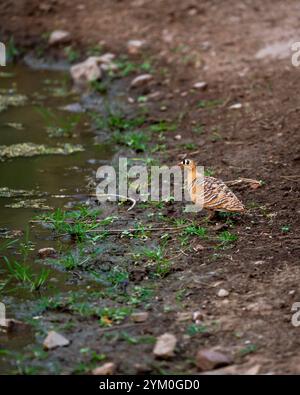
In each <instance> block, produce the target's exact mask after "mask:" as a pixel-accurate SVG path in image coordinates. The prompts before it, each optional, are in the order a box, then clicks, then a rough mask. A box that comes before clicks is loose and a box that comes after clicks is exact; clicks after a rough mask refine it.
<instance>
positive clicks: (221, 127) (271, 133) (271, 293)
mask: <svg viewBox="0 0 300 395" xmlns="http://www.w3.org/2000/svg"><path fill="white" fill-rule="evenodd" d="M98 3H99V2H98V1H96V0H88V1H85V2H82V1H78V0H75V1H72V2H71V1H70V2H69V1H63V0H61V1H60V0H56V1H54V0H53V1H51V0H48V1H45V2H42V3H41V2H39V1H29V0H28V1H6V2H2V3H1V5H0V14H1V18H3V20H5V24H3V25H2V26H1V28H0V29H1V30H0V32H1V37H3V40H1V41H4V39H7V38H8V37H10V36H11V35H13V36H14V39H15V42H16V43H17V44H18V45H19V46H21V47H22V48H24V51H29V50H32V49H36V48H44V46H45V39H44V38H43V37H44V36H43V34H45V32H50V31H52V30H55V29H66V30H68V31H70V32H71V34H72V38H73V41H72V45H73V47H74V49H77V50H78V51H79V52H81V54H84V52H85V51H86V50H87V49H88V48H91V47H92V46H95V44H97V43H99V42H100V43H101V45H102V47H103V48H104V49H105V50H106V51H110V52H113V53H116V54H121V53H126V51H127V50H126V43H127V41H128V40H129V39H144V40H145V41H146V43H147V48H146V49H145V51H143V52H142V55H137V56H136V57H134V56H133V59H139V57H140V56H142V57H143V59H144V60H147V59H151V62H152V63H153V64H154V65H155V75H154V77H155V78H154V79H155V83H154V84H153V85H152V86H151V92H152V93H153V92H159V94H157V97H156V98H155V99H150V100H149V101H148V112H149V117H150V118H151V119H165V120H169V121H170V122H174V121H176V122H177V124H178V129H177V132H176V133H178V134H180V135H181V136H182V138H181V140H180V141H178V140H175V139H174V132H167V133H166V134H165V135H166V136H167V140H166V142H165V144H167V149H166V150H165V151H164V152H163V153H161V154H158V157H159V158H160V161H161V162H163V163H166V164H170V163H174V162H175V163H176V162H177V160H178V158H180V155H182V154H185V153H187V156H188V157H192V158H193V159H196V160H197V161H198V162H199V163H201V164H203V165H205V166H206V167H208V168H211V169H213V170H214V174H215V176H218V177H220V178H222V179H225V180H229V179H234V178H237V177H239V176H242V177H248V178H254V179H258V180H263V181H264V183H263V186H262V187H261V188H258V189H256V190H251V189H249V188H247V189H244V190H240V191H238V193H239V196H240V197H241V198H242V200H243V201H244V202H245V203H246V205H247V207H248V213H247V214H246V215H245V216H244V217H243V218H241V219H238V220H236V221H233V223H231V224H229V228H228V229H229V230H230V231H232V232H234V233H235V234H236V235H238V239H237V241H236V242H234V243H231V244H230V245H228V248H226V249H220V250H216V249H215V248H214V247H213V245H212V244H211V243H210V242H206V241H201V240H200V243H201V244H203V249H201V250H200V251H198V252H197V253H196V252H195V253H190V252H189V253H188V254H187V255H186V254H185V253H180V252H178V251H179V247H178V248H177V249H176V248H175V251H173V252H174V253H176V254H177V257H176V259H174V265H175V267H174V270H172V272H171V273H170V274H169V275H168V276H166V277H165V278H162V279H160V280H159V281H158V282H157V288H156V289H155V295H156V302H155V303H153V302H151V308H150V319H149V321H147V324H146V325H144V324H142V325H141V326H140V327H138V328H136V327H132V328H131V327H129V328H126V330H127V331H128V332H129V333H130V336H132V337H134V336H148V335H149V336H150V335H151V336H158V335H160V334H162V333H164V332H171V333H174V334H176V336H177V337H178V339H179V346H178V351H177V353H176V356H175V358H173V359H172V360H171V361H168V362H157V361H155V360H154V358H153V356H152V353H151V350H152V348H153V345H152V344H141V345H136V344H134V345H132V344H131V345H130V339H129V340H128V338H127V341H121V340H120V339H117V338H116V337H115V338H114V337H113V336H112V337H110V338H109V341H108V342H105V341H102V340H101V336H102V334H101V333H100V332H101V330H100V332H99V334H98V335H99V338H97V340H95V339H93V337H94V333H95V331H99V328H98V327H97V323H96V322H94V321H92V320H91V322H90V323H89V325H87V324H86V323H83V322H81V323H80V322H79V323H78V325H79V328H80V331H81V334H78V333H77V332H76V330H73V332H71V334H70V336H71V337H72V339H73V340H74V342H73V343H72V346H70V347H68V348H67V349H65V350H63V351H61V350H58V351H56V354H55V357H53V359H56V358H57V359H59V360H60V361H61V362H62V365H64V367H65V370H66V371H67V372H70V371H72V369H73V366H70V365H71V363H70V362H68V361H69V360H70V358H71V357H72V356H73V355H74V353H76V352H78V350H79V349H80V348H81V347H85V346H86V344H88V345H89V347H91V348H93V347H94V348H95V347H96V348H98V349H99V351H101V352H104V353H108V354H109V356H110V359H112V360H113V361H115V362H116V363H117V365H118V372H120V373H136V372H140V371H141V372H144V371H150V372H162V371H168V372H182V371H183V372H195V371H197V370H196V368H195V366H194V363H193V358H194V356H195V353H194V350H196V349H198V348H201V347H214V346H218V347H220V348H221V349H222V350H225V352H227V353H230V354H232V355H234V361H235V364H236V366H237V367H236V369H237V371H245V370H247V369H248V368H250V367H253V366H256V365H259V367H260V370H259V371H260V372H262V373H270V372H274V373H299V372H300V359H299V356H298V349H297V347H298V344H299V336H298V335H299V330H300V329H299V328H296V327H293V326H292V324H291V308H292V305H293V303H295V302H299V301H300V290H299V276H300V268H299V258H300V252H299V218H298V216H299V212H300V208H299V197H300V189H299V180H300V172H299V160H300V152H299V147H300V142H299V126H298V123H299V94H300V87H299V84H298V81H299V73H300V69H298V68H295V67H293V66H292V64H291V53H290V52H289V50H288V48H289V47H288V43H289V42H290V41H291V42H293V41H299V33H298V36H297V31H298V30H299V29H298V28H299V26H298V25H299V20H298V16H297V15H298V11H299V2H297V1H287V2H280V1H275V2H274V1H266V2H263V4H262V2H259V1H248V2H243V4H241V3H240V2H237V1H227V2H222V3H221V4H220V2H218V1H204V2H201V3H200V2H197V1H180V2H179V1H178V2H176V1H171V0H151V1H146V0H133V1H111V0H103V1H102V2H101V4H102V5H101V7H100V6H98ZM70 21H72V23H70ZM20 26H22V28H20ZM44 51H45V49H44ZM50 53H51V54H52V55H53V56H56V57H60V56H62V54H63V52H62V49H61V50H60V49H58V50H57V49H55V50H52V52H50ZM199 81H205V82H206V83H207V88H206V89H205V90H197V89H194V90H193V89H192V87H193V84H194V83H196V82H199ZM146 93H148V92H146ZM141 94H144V92H135V93H133V94H132V96H133V97H134V99H135V100H136V99H137V98H138V97H139V96H140V95H141ZM237 103H238V104H241V108H236V109H232V108H230V107H231V106H232V105H235V104H237ZM200 127H201V128H200ZM197 131H198V133H197ZM195 151H196V153H193V152H195ZM136 213H137V214H136V215H138V216H140V217H141V218H143V210H142V209H137V211H136ZM162 213H163V215H169V216H171V217H174V218H176V217H177V218H178V217H180V216H182V211H181V207H180V206H177V205H175V207H171V208H170V207H164V208H163V210H162ZM123 214H124V215H128V214H125V211H124V213H123ZM224 229H225V228H224ZM224 229H221V230H217V229H215V225H214V224H211V225H209V232H210V234H212V235H213V236H214V237H218V235H219V234H220V232H222V231H223V230H224ZM116 240H118V239H117V238H116ZM118 242H120V243H124V241H122V240H121V241H120V240H119V241H118ZM125 244H126V243H125ZM198 244H199V240H198V239H197V238H192V240H191V245H192V247H196V246H197V245H198ZM124 248H126V246H125V245H124ZM178 254H179V255H178ZM170 256H173V255H172V254H171V253H170ZM132 281H133V282H135V281H136V282H137V284H140V280H132ZM141 281H143V280H141ZM220 288H223V289H226V290H228V291H229V296H228V297H226V298H220V297H218V296H217V292H218V290H219V289H220ZM187 311H189V312H195V311H201V322H203V326H205V328H206V329H207V330H203V331H204V332H205V334H203V333H196V334H191V333H190V332H188V333H187V332H186V331H187V326H189V325H192V320H190V321H189V319H188V321H187V322H189V324H187V322H184V321H183V322H182V321H180V320H178V312H187ZM176 317H177V318H176ZM143 325H144V326H143ZM97 328H98V329H97ZM190 331H192V329H190ZM97 333H98V332H97ZM123 340H124V339H123ZM97 341H98V342H100V343H101V344H100V346H99V343H98V346H97V345H96V344H97ZM132 342H133V343H134V341H133V340H132ZM150 343H151V342H150ZM128 349H130V351H128ZM128 352H129V357H128ZM137 360H139V361H140V363H139V364H137V363H136V361H137Z"/></svg>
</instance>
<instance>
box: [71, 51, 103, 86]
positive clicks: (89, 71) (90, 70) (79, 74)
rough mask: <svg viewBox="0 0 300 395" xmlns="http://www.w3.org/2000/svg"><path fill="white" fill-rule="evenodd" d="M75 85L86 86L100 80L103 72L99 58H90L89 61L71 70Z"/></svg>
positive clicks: (78, 64) (76, 65)
mask: <svg viewBox="0 0 300 395" xmlns="http://www.w3.org/2000/svg"><path fill="white" fill-rule="evenodd" d="M70 72H71V76H72V78H73V80H74V82H75V83H77V84H79V85H80V84H86V83H87V82H91V81H96V80H99V79H100V78H101V77H102V70H101V67H100V62H99V60H98V57H97V56H90V57H89V58H88V59H87V60H85V61H84V62H81V63H77V64H75V65H74V66H72V67H71V69H70Z"/></svg>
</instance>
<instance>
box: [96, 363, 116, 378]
mask: <svg viewBox="0 0 300 395" xmlns="http://www.w3.org/2000/svg"><path fill="white" fill-rule="evenodd" d="M115 371H116V365H115V364H114V363H113V362H106V363H105V364H104V365H102V366H99V367H98V368H95V369H94V370H93V371H92V374H93V375H94V376H105V375H110V376H111V375H113V374H114V373H115Z"/></svg>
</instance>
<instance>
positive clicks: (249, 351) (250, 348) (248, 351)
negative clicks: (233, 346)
mask: <svg viewBox="0 0 300 395" xmlns="http://www.w3.org/2000/svg"><path fill="white" fill-rule="evenodd" d="M256 350H257V346H256V345H255V344H249V345H248V346H246V347H244V348H242V349H240V350H239V355H240V356H241V357H245V356H246V355H249V354H252V353H254V352H255V351H256Z"/></svg>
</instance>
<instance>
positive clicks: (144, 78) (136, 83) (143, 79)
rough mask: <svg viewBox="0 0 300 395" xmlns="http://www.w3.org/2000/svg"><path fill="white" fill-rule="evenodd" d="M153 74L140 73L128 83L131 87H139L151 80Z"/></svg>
mask: <svg viewBox="0 0 300 395" xmlns="http://www.w3.org/2000/svg"><path fill="white" fill-rule="evenodd" d="M152 79H153V76H152V75H151V74H142V75H139V76H137V77H135V78H134V79H133V80H132V81H131V84H130V87H131V88H139V87H141V86H144V85H147V84H148V83H149V82H150V81H152Z"/></svg>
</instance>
